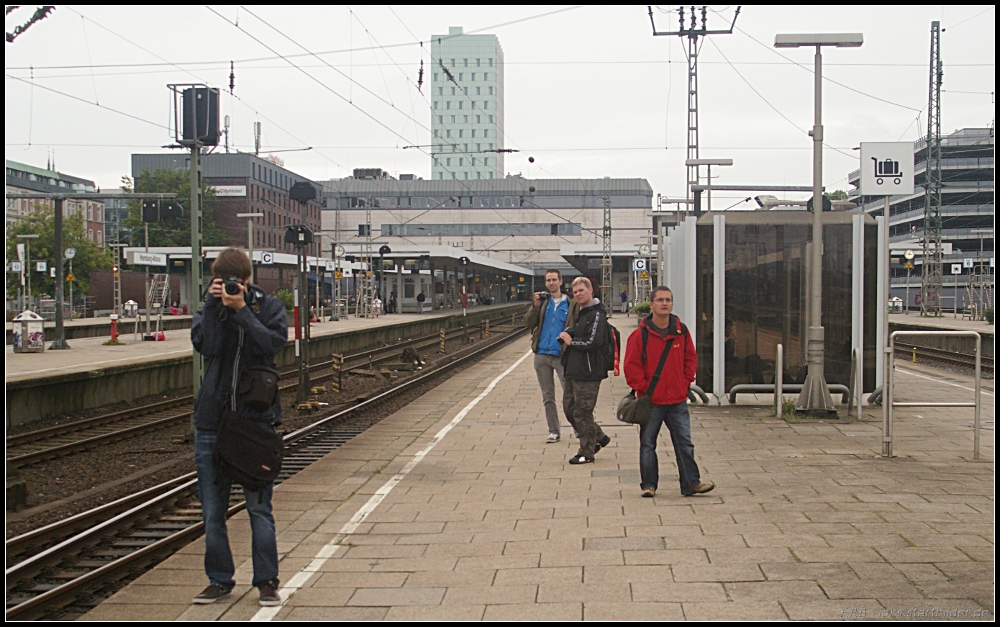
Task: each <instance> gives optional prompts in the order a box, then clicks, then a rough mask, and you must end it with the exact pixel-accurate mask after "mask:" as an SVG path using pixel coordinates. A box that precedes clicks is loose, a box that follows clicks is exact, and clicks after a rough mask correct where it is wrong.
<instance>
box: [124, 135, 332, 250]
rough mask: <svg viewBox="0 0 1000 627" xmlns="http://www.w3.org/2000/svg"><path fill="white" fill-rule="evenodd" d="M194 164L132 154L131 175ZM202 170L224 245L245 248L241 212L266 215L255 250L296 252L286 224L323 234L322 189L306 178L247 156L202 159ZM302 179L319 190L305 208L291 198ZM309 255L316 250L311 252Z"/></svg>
mask: <svg viewBox="0 0 1000 627" xmlns="http://www.w3.org/2000/svg"><path fill="white" fill-rule="evenodd" d="M190 162H191V157H190V155H189V154H186V153H164V154H146V155H140V154H137V155H132V177H133V178H137V177H138V176H139V175H140V174H142V173H143V172H146V171H149V172H154V171H156V170H161V169H166V170H187V169H189V168H190V167H191V163H190ZM202 169H203V172H204V178H205V180H206V181H208V182H209V184H211V185H212V186H213V187H214V188H215V193H216V196H217V198H218V199H219V206H218V209H217V210H216V213H215V221H216V224H217V225H218V226H219V227H220V228H221V229H222V230H223V231H224V232H225V233H226V241H225V242H224V244H225V245H231V246H246V245H247V236H248V235H247V218H238V217H236V214H238V213H263V214H264V216H263V217H262V218H254V219H253V220H254V249H255V250H273V251H277V252H283V253H292V254H294V253H295V246H294V245H292V244H288V243H285V240H284V237H285V229H286V228H287V227H288V226H291V225H293V224H306V225H308V226H309V228H310V229H312V230H313V231H314V232H315V231H318V230H319V228H320V209H321V203H322V196H321V192H320V189H321V188H320V186H319V184H317V183H313V182H312V181H310V180H309V179H307V178H305V177H304V176H301V175H299V174H296V173H295V172H292V171H290V170H286V169H285V168H283V167H281V166H279V165H277V164H275V163H272V162H270V161H268V160H266V159H261V158H260V157H257V156H255V155H251V154H246V153H229V154H227V153H223V154H210V155H204V156H203V157H202ZM300 181H304V182H307V183H310V184H312V185H314V186H315V187H316V190H317V192H316V200H314V201H310V202H309V203H307V204H306V205H305V206H302V205H300V204H299V203H298V202H297V201H294V200H291V199H290V198H289V197H288V191H289V190H290V189H291V187H292V185H294V184H295V183H298V182H300ZM137 191H142V190H137ZM182 202H184V201H183V200H182ZM318 239H319V238H317V240H318ZM308 254H310V255H313V254H316V252H315V251H314V250H310V251H308Z"/></svg>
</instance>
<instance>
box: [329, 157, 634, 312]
mask: <svg viewBox="0 0 1000 627" xmlns="http://www.w3.org/2000/svg"><path fill="white" fill-rule="evenodd" d="M403 177H406V179H405V180H396V179H393V178H387V177H382V178H360V177H359V178H353V177H352V178H344V179H333V180H328V181H324V182H323V196H324V199H325V201H326V207H325V209H324V211H323V232H324V233H325V234H326V236H327V237H326V238H325V241H326V242H327V243H326V244H324V249H325V250H329V246H330V244H329V242H332V241H339V242H342V243H344V244H354V243H358V242H360V241H362V240H364V239H365V238H364V237H363V236H362V235H360V234H359V233H362V232H363V225H364V224H365V220H366V209H370V211H371V233H372V239H373V240H375V241H377V242H381V243H386V244H388V245H389V246H390V248H391V247H392V246H393V245H397V244H404V245H446V246H454V247H456V248H461V249H464V250H467V251H472V252H476V253H478V254H482V255H485V256H487V257H490V258H493V259H497V260H499V261H505V262H508V263H515V264H519V265H521V266H524V267H529V268H534V269H535V270H536V272H539V273H540V272H544V269H545V268H549V267H554V268H559V269H561V270H564V271H566V272H569V273H570V274H571V275H573V274H580V273H581V272H580V270H579V268H577V269H574V266H573V265H570V260H571V258H575V257H578V256H585V257H592V258H594V259H591V261H593V260H595V259H596V261H597V263H598V265H596V266H595V267H594V268H596V269H594V268H590V267H589V265H586V262H584V263H585V267H584V270H585V271H586V273H587V274H588V276H600V265H599V261H600V256H601V248H602V244H603V226H604V197H605V196H607V197H608V198H609V200H610V202H611V212H612V233H611V241H612V247H613V248H614V249H615V250H616V251H619V252H620V251H622V250H627V251H628V252H627V255H628V257H629V258H631V257H634V256H635V254H636V251H637V250H638V246H639V245H641V244H644V243H645V244H648V243H649V235H650V230H649V214H650V212H651V211H652V204H653V190H652V188H651V187H650V186H649V183H648V182H647V181H646V180H645V179H640V178H634V179H612V178H603V179H526V178H523V177H521V176H508V177H505V178H502V179H494V180H492V181H490V180H485V181H484V180H474V181H473V180H470V181H465V180H464V179H463V180H460V181H459V180H438V179H434V180H429V181H428V180H422V179H413V178H412V177H408V176H407V175H401V178H403ZM338 210H339V214H340V229H339V231H337V229H336V215H337V211H338ZM359 227H362V228H361V229H360V230H359ZM595 251H596V252H595ZM616 254H618V253H616ZM621 254H625V253H621ZM595 255H596V257H595ZM573 262H574V263H576V264H577V265H579V262H577V261H576V260H575V259H574V260H573ZM615 293H617V292H615Z"/></svg>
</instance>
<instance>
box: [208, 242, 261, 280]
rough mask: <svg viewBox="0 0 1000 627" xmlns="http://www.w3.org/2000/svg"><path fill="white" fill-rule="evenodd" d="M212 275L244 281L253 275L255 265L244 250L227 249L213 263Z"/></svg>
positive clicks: (237, 248)
mask: <svg viewBox="0 0 1000 627" xmlns="http://www.w3.org/2000/svg"><path fill="white" fill-rule="evenodd" d="M212 274H214V275H215V276H217V277H219V278H220V279H228V278H229V277H232V276H234V277H236V278H237V279H241V280H242V279H245V278H247V277H249V276H252V275H253V265H251V264H250V258H249V257H247V251H246V250H244V249H243V248H239V247H232V248H227V249H225V250H224V251H222V252H221V253H219V256H218V257H216V259H215V261H214V262H213V263H212Z"/></svg>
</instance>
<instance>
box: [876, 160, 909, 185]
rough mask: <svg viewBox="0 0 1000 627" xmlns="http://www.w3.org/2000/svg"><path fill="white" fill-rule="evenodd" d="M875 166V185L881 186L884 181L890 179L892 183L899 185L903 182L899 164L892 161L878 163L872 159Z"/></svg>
mask: <svg viewBox="0 0 1000 627" xmlns="http://www.w3.org/2000/svg"><path fill="white" fill-rule="evenodd" d="M871 160H872V161H874V162H875V163H874V165H875V183H876V184H878V185H881V184H882V182H883V180H884V179H892V182H893V183H895V184H896V185H899V184H900V183H902V182H903V178H902V177H903V173H902V172H900V171H899V162H898V161H893V160H892V159H885V160H884V161H879V160H878V159H877V158H875V157H872V158H871Z"/></svg>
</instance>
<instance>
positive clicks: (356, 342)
mask: <svg viewBox="0 0 1000 627" xmlns="http://www.w3.org/2000/svg"><path fill="white" fill-rule="evenodd" d="M526 307H527V303H507V304H500V305H485V306H476V307H473V308H470V309H468V310H467V315H466V316H463V313H462V310H461V309H445V310H438V311H427V312H424V313H422V314H416V313H413V314H388V315H383V316H379V317H377V318H355V317H353V316H352V317H349V318H347V319H344V320H340V321H337V322H330V321H326V322H319V323H313V324H312V326H311V338H310V356H311V357H312V358H314V359H316V358H319V357H320V356H322V357H324V358H326V359H328V358H329V355H330V354H331V353H336V352H343V351H347V350H355V349H359V348H364V347H370V346H373V345H381V344H385V343H389V342H390V341H394V340H396V339H397V336H398V337H410V336H416V335H421V334H428V333H436V332H437V331H438V328H439V327H447V328H453V327H455V326H458V325H461V324H466V323H468V324H470V325H478V324H480V322H481V321H482V320H484V319H486V318H489V317H492V316H497V315H501V314H502V315H511V314H516V316H515V317H517V318H520V316H521V314H522V313H523V311H524V310H525V308H526ZM133 327H134V322H132V321H129V322H128V323H126V324H123V325H122V327H121V328H120V330H119V333H120V338H119V341H120V342H122V344H121V345H118V346H107V345H105V342H107V341H108V339H109V338H108V337H107V336H103V337H87V338H79V339H75V340H70V341H69V342H68V343H69V345H70V346H71V348H70V349H68V350H50V349H46V351H45V352H43V353H14V352H13V347H12V346H9V345H8V346H7V347H6V348H5V351H6V352H5V359H6V362H5V363H6V367H5V383H6V391H7V409H8V413H9V414H10V417H11V418H10V420H11V424H12V425H25V424H29V423H32V422H36V421H38V420H41V419H45V418H49V417H53V416H59V415H65V414H67V413H71V412H74V411H80V410H86V409H90V408H92V407H98V406H102V405H107V404H110V403H114V402H119V401H133V400H135V399H137V398H140V397H143V396H146V395H150V394H159V393H162V392H166V391H168V390H175V389H179V388H183V387H190V386H191V380H192V379H191V376H192V375H191V355H192V347H191V331H190V329H189V328H184V329H176V330H168V331H165V332H164V336H165V338H166V340H165V341H161V342H146V341H142V329H143V328H144V326H140V333H139V334H138V335H137V334H136V333H135V332H134V329H133ZM288 338H289V345H288V346H286V348H285V350H284V352H283V353H281V354H279V355H278V358H277V359H276V362H277V365H278V367H279V369H281V368H288V367H292V365H293V364H294V362H295V355H294V344H293V340H294V339H295V330H294V326H292V325H291V324H289V329H288Z"/></svg>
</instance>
